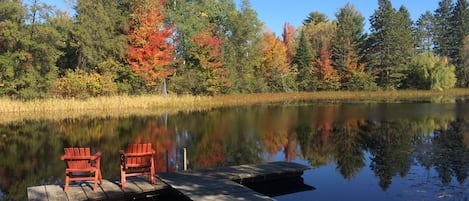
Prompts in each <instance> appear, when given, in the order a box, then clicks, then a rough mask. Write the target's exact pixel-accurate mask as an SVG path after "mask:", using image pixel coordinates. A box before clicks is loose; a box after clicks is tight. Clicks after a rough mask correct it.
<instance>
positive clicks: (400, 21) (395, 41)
mask: <svg viewBox="0 0 469 201" xmlns="http://www.w3.org/2000/svg"><path fill="white" fill-rule="evenodd" d="M378 5H379V7H378V9H377V10H375V12H374V14H373V16H372V17H371V19H370V22H371V31H372V33H371V36H370V42H371V47H370V49H371V50H370V51H371V56H372V60H371V63H370V65H371V67H372V68H373V69H374V70H375V71H376V73H377V75H378V81H377V83H378V85H380V86H381V87H383V88H385V89H396V88H400V87H401V85H402V84H403V83H402V81H403V80H404V79H405V74H404V73H405V68H406V63H407V62H408V60H409V59H410V58H411V57H412V51H411V49H412V48H413V45H412V42H411V41H412V34H411V32H410V30H411V28H410V27H409V25H410V24H411V23H410V22H411V19H409V15H408V12H406V9H405V8H404V7H403V6H402V7H401V8H400V11H399V12H397V11H396V10H395V9H394V8H393V7H392V4H391V2H390V1H389V0H378ZM409 32H410V33H409ZM409 37H410V38H409Z"/></svg>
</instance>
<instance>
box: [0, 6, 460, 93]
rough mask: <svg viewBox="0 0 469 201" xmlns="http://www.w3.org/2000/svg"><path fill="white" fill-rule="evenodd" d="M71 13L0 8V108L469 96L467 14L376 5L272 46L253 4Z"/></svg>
mask: <svg viewBox="0 0 469 201" xmlns="http://www.w3.org/2000/svg"><path fill="white" fill-rule="evenodd" d="M73 13H74V14H73V16H71V14H69V13H68V12H67V11H62V10H59V9H56V8H55V7H53V6H50V5H47V4H44V3H41V2H39V0H31V1H28V2H23V1H21V0H2V1H0V96H4V97H11V98H19V99H33V98H49V97H65V98H69V97H75V98H87V97H93V96H106V95H116V94H129V95H138V94H156V93H158V94H167V93H168V92H169V93H173V94H193V95H219V94H237V93H262V92H290V91H324V90H393V89H425V90H444V89H447V88H453V87H468V86H469V6H468V2H467V0H456V2H453V1H452V0H441V1H440V2H439V3H438V8H437V9H436V10H434V11H427V12H426V13H424V14H422V15H421V16H420V17H419V18H418V20H417V21H416V22H414V21H413V20H412V19H411V18H410V14H409V12H408V10H407V9H406V7H405V6H400V7H399V8H398V9H396V8H394V7H393V5H392V4H391V1H390V0H378V7H377V8H376V9H375V10H374V13H373V15H372V16H370V18H369V22H370V30H368V31H365V28H364V25H365V17H363V16H362V15H361V13H360V12H359V11H358V10H356V8H355V7H354V6H353V5H352V4H350V3H348V4H346V5H345V6H344V7H342V8H340V9H339V10H338V12H337V13H336V15H335V19H328V17H327V16H326V15H325V14H323V13H320V12H317V11H313V12H311V13H309V14H308V15H307V17H306V18H305V20H304V21H303V24H302V25H301V26H298V27H293V26H292V25H290V24H289V23H288V22H286V23H285V25H284V27H283V31H282V33H281V36H280V37H279V36H276V35H275V33H273V32H272V31H270V30H269V29H268V28H267V27H266V26H265V25H264V24H263V23H262V22H261V21H260V20H259V19H258V18H257V14H256V12H255V10H253V9H252V7H251V5H250V2H249V0H242V1H241V4H240V5H239V7H237V6H236V4H235V2H234V1H233V0H183V1H181V0H119V1H111V0H97V1H88V0H75V2H74V12H73Z"/></svg>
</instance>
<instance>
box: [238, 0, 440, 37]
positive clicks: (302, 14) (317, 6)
mask: <svg viewBox="0 0 469 201" xmlns="http://www.w3.org/2000/svg"><path fill="white" fill-rule="evenodd" d="M439 1H440V0H391V3H392V5H393V7H394V8H396V9H399V7H400V6H401V5H404V6H405V7H406V8H407V9H408V10H409V12H410V14H411V17H412V19H413V20H414V21H416V20H417V19H418V18H419V17H420V15H421V14H423V13H425V11H427V10H428V11H431V12H433V11H435V10H436V8H437V7H438V2H439ZM236 2H237V3H239V2H241V1H240V0H236ZM250 2H251V6H252V8H253V9H254V10H256V11H257V15H258V18H259V19H260V20H261V21H263V22H264V23H266V25H267V26H268V27H269V28H270V30H272V31H273V32H275V33H276V34H277V36H280V35H281V33H282V32H281V31H282V27H283V24H284V23H285V22H289V23H290V24H291V25H293V26H294V27H295V28H296V27H298V26H301V23H302V22H303V20H304V19H306V17H307V16H308V14H309V13H310V12H312V11H318V12H320V13H324V14H326V15H327V16H328V18H329V19H335V14H336V13H337V11H338V10H339V9H340V8H342V7H344V6H345V4H347V2H350V3H352V4H353V5H355V8H356V9H357V10H358V11H360V12H361V14H362V15H363V17H365V22H366V24H367V25H366V29H368V27H369V19H370V16H371V15H373V12H374V10H375V9H377V8H378V0H290V1H287V0H250ZM366 31H368V30H366Z"/></svg>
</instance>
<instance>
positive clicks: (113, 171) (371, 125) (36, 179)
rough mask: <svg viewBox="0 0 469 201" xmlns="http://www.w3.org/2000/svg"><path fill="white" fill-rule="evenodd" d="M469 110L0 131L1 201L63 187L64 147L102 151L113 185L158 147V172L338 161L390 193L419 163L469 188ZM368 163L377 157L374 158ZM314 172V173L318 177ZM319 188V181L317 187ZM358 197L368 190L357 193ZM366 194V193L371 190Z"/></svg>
mask: <svg viewBox="0 0 469 201" xmlns="http://www.w3.org/2000/svg"><path fill="white" fill-rule="evenodd" d="M465 115H469V104H467V103H458V102H456V103H452V104H431V103H400V104H392V103H387V104H386V103H380V104H367V103H363V104H360V103H355V104H345V103H344V104H325V103H289V104H274V105H258V106H248V107H236V108H222V109H217V110H210V111H205V112H194V113H180V114H177V115H171V116H169V115H162V116H129V117H126V118H110V117H109V118H91V117H82V118H79V119H63V120H60V121H49V120H39V121H37V120H36V121H31V120H24V121H21V122H14V123H9V124H6V125H0V158H1V159H2V160H0V192H4V195H3V196H1V195H0V200H2V197H3V199H5V200H23V199H24V198H25V196H26V188H27V187H28V186H33V185H39V184H62V183H63V180H64V168H65V167H64V164H63V162H62V161H60V160H59V158H60V155H62V154H63V148H64V147H71V146H89V147H91V148H92V149H93V150H92V152H94V151H96V150H100V151H103V152H104V156H103V158H102V163H103V166H102V172H103V176H104V177H105V178H118V175H119V160H118V159H119V153H118V150H119V149H123V148H125V147H126V146H127V144H130V143H139V142H151V143H152V144H153V147H154V149H155V150H156V152H157V155H156V164H155V165H156V170H157V171H165V170H166V167H167V164H166V162H165V161H166V160H165V152H166V151H168V156H169V158H168V161H169V163H170V164H169V167H170V169H171V170H175V169H179V168H180V167H181V165H180V164H181V162H180V161H181V159H182V154H181V148H183V147H187V149H188V156H189V167H190V168H194V169H196V168H209V167H220V166H227V165H240V164H249V163H258V162H263V161H272V160H279V159H278V158H276V157H275V156H277V155H278V154H281V155H282V157H281V159H280V160H288V161H292V160H301V161H306V162H307V163H308V164H310V165H312V166H313V167H316V168H320V167H323V166H325V165H328V164H335V168H336V169H337V171H338V172H339V173H340V174H341V175H342V177H343V179H344V180H346V181H349V180H354V179H356V178H357V177H360V176H359V173H360V172H361V171H363V169H367V168H369V169H370V170H371V171H372V173H373V174H374V177H375V178H378V180H379V182H378V184H377V185H379V187H380V188H381V191H382V192H383V193H384V192H385V191H387V190H388V189H389V188H390V186H392V185H393V180H395V179H396V177H400V178H406V177H407V175H408V174H409V172H411V169H412V168H413V167H416V166H421V167H424V168H425V169H426V170H433V169H434V170H435V171H436V172H437V173H438V177H439V178H438V180H439V182H440V183H441V184H442V185H449V184H450V183H452V181H454V180H456V181H457V182H458V183H459V185H460V186H461V188H462V189H467V187H469V184H468V183H469V182H467V177H468V173H469V127H468V125H469V124H468V123H469V121H468V119H469V117H468V116H465ZM368 159H369V160H368ZM313 171H314V170H313ZM316 182H320V181H316ZM355 193H360V192H355ZM363 193H367V192H363Z"/></svg>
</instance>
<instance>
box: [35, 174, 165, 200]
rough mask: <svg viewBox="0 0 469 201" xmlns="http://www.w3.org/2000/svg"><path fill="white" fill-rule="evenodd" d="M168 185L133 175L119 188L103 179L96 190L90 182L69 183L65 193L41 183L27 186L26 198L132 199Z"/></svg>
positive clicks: (53, 186) (162, 189) (117, 183)
mask: <svg viewBox="0 0 469 201" xmlns="http://www.w3.org/2000/svg"><path fill="white" fill-rule="evenodd" d="M167 188H168V185H167V184H165V183H163V182H161V181H158V182H157V184H155V185H152V184H151V183H150V182H148V180H145V179H144V178H140V177H134V178H132V179H128V180H127V185H126V187H125V188H124V189H121V186H120V183H119V182H117V181H116V182H112V181H109V180H106V179H103V183H102V184H101V185H98V189H97V191H96V192H94V191H93V187H92V185H91V184H90V183H81V184H79V185H70V187H69V188H68V191H67V192H66V193H65V192H64V190H63V187H62V186H59V185H43V186H34V187H29V188H28V200H30V201H33V200H34V201H67V200H70V201H72V200H122V201H124V200H133V199H134V198H137V197H144V196H145V195H149V194H154V193H157V192H158V191H164V190H165V189H167Z"/></svg>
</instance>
